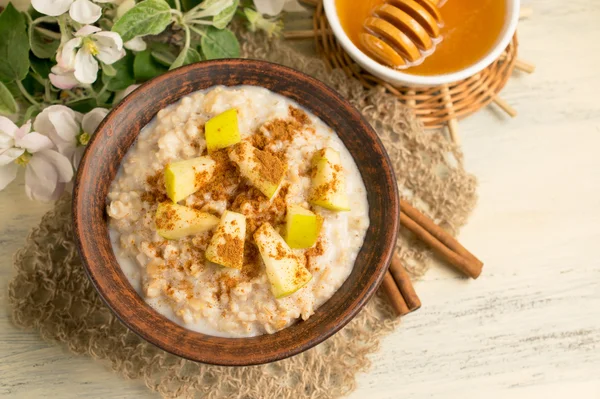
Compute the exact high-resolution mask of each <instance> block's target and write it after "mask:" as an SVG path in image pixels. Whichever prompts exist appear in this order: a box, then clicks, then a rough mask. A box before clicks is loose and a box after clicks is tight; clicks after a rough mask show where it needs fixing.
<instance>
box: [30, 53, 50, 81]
mask: <svg viewBox="0 0 600 399" xmlns="http://www.w3.org/2000/svg"><path fill="white" fill-rule="evenodd" d="M29 62H30V63H31V69H33V71H34V72H35V73H37V74H38V75H40V76H41V77H42V78H44V79H48V75H49V74H50V70H51V69H52V62H51V61H50V60H49V59H47V58H45V59H41V58H38V57H36V56H35V55H33V54H31V55H30V56H29Z"/></svg>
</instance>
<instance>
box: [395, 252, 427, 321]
mask: <svg viewBox="0 0 600 399" xmlns="http://www.w3.org/2000/svg"><path fill="white" fill-rule="evenodd" d="M390 273H391V274H392V277H393V278H394V282H395V283H396V285H397V286H398V289H399V290H400V294H401V295H402V298H403V299H404V302H405V303H406V306H408V309H409V310H410V311H411V312H414V311H415V310H417V309H419V308H420V307H421V300H420V299H419V297H418V296H417V293H416V291H415V287H413V285H412V282H411V281H410V276H409V275H408V273H407V272H406V269H405V268H404V266H402V263H400V257H399V256H398V254H395V255H394V257H393V258H392V262H391V263H390Z"/></svg>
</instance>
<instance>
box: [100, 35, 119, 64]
mask: <svg viewBox="0 0 600 399" xmlns="http://www.w3.org/2000/svg"><path fill="white" fill-rule="evenodd" d="M93 38H94V41H95V42H96V46H97V47H98V55H96V58H98V59H99V60H100V61H102V62H104V63H105V64H108V65H110V64H112V63H114V62H116V61H118V60H120V59H121V58H123V57H124V56H125V50H123V39H121V36H120V35H119V34H118V33H116V32H98V33H96V34H94V36H93Z"/></svg>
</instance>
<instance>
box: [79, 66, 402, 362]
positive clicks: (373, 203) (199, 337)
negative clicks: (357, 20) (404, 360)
mask: <svg viewBox="0 0 600 399" xmlns="http://www.w3.org/2000/svg"><path fill="white" fill-rule="evenodd" d="M214 85H225V86H237V85H254V86H261V87H265V88H267V89H269V90H271V91H274V92H276V93H279V94H282V95H284V96H286V97H289V98H291V99H292V100H295V101H297V102H298V103H300V104H301V105H303V106H304V107H306V108H307V109H308V110H310V111H311V112H313V113H314V114H315V115H317V116H318V117H320V118H321V119H322V120H323V121H324V122H325V123H327V124H328V125H329V126H330V127H331V128H333V129H334V130H335V131H336V132H337V133H338V135H339V136H340V137H341V139H342V141H343V142H344V144H345V145H346V147H347V148H348V150H349V151H350V153H351V154H352V156H353V157H354V160H355V161H356V163H357V165H358V168H359V170H360V173H361V175H362V178H363V180H364V182H365V185H366V188H367V192H368V201H369V217H370V220H371V224H370V226H369V229H368V231H367V235H366V239H365V242H364V244H363V247H362V249H361V250H360V253H359V254H358V257H357V259H356V263H355V265H354V269H353V271H352V273H351V274H350V276H349V277H348V279H347V280H346V282H345V283H344V284H343V285H342V286H341V287H340V289H339V290H338V291H337V292H336V293H335V294H334V295H333V297H332V298H331V299H329V300H328V301H327V302H326V303H325V304H323V306H321V307H320V308H319V309H318V310H317V311H316V312H315V314H314V315H313V316H311V317H310V318H309V319H308V320H307V321H300V322H297V323H296V324H294V325H292V326H291V327H288V328H286V329H284V330H281V331H279V332H277V333H275V334H271V335H262V336H258V337H253V338H220V337H214V336H209V335H205V334H200V333H197V332H194V331H191V330H188V329H185V328H184V327H181V326H179V325H177V324H175V323H173V322H171V321H169V320H168V319H167V318H165V317H163V316H162V315H160V314H159V313H158V312H156V311H155V310H153V309H152V308H151V307H150V306H149V305H147V304H146V302H144V300H143V299H142V298H141V297H140V296H139V295H138V294H137V293H136V291H135V290H134V289H133V287H132V286H131V285H130V284H129V282H128V281H127V278H126V277H125V275H124V274H123V272H122V271H121V267H120V266H119V264H118V263H117V260H116V258H115V255H114V253H113V249H112V247H111V243H110V240H109V235H108V226H107V215H106V196H107V194H108V190H109V186H110V184H111V182H112V180H113V179H114V177H115V175H116V173H117V171H118V169H119V165H120V163H121V160H122V159H123V157H124V156H125V153H126V152H127V150H128V149H129V147H130V146H131V145H132V144H133V142H134V141H135V140H136V138H137V136H138V133H139V132H140V129H142V128H143V127H144V126H145V125H146V124H147V123H148V122H150V120H151V119H152V118H154V116H155V115H156V114H157V112H158V111H159V110H161V109H162V108H164V107H166V106H168V105H169V104H171V103H173V102H176V101H177V100H179V99H180V98H181V97H182V96H185V95H187V94H189V93H191V92H194V91H196V90H201V89H206V88H208V87H211V86H214ZM398 214H399V201H398V192H397V189H396V179H395V177H394V173H393V170H392V166H391V163H390V160H389V158H388V156H387V153H386V152H385V149H384V147H383V145H382V144H381V141H380V140H379V138H378V137H377V135H376V133H375V132H374V131H373V129H372V128H371V127H370V126H369V124H368V123H367V122H366V121H365V120H364V119H363V117H362V116H361V115H360V113H359V112H358V111H357V110H356V109H354V108H353V107H352V106H351V105H350V104H349V103H348V102H347V101H346V100H344V99H343V98H342V97H341V96H340V95H339V94H338V93H336V92H335V91H333V90H332V89H330V88H329V87H327V86H326V85H324V84H323V83H321V82H319V81H317V80H315V79H313V78H311V77H309V76H307V75H304V74H302V73H300V72H298V71H295V70H293V69H289V68H286V67H283V66H280V65H276V64H271V63H266V62H261V61H250V60H241V59H232V60H219V61H208V62H202V63H197V64H192V65H187V66H185V67H182V68H178V69H176V70H173V71H171V72H168V73H166V74H164V75H161V76H159V77H157V78H155V79H153V80H151V81H149V82H147V83H145V84H144V85H142V86H141V87H140V88H138V89H137V90H135V91H134V92H133V93H132V94H130V95H129V96H128V97H127V98H125V99H124V100H123V101H122V102H121V103H120V104H119V105H117V106H116V107H115V108H114V109H113V110H112V111H111V112H110V114H108V116H107V117H106V118H105V119H104V121H103V122H102V124H101V125H100V126H99V127H98V130H97V131H96V134H95V135H94V136H93V139H92V140H91V142H90V143H89V145H88V147H87V150H86V152H85V155H84V157H83V160H82V162H81V164H80V166H79V171H78V173H77V177H76V179H75V188H74V192H73V222H74V230H75V237H76V242H77V245H78V247H79V252H80V254H81V258H82V260H83V264H84V266H85V269H86V271H87V273H88V275H89V277H90V279H91V281H92V283H93V284H94V286H95V287H96V289H97V290H98V293H99V294H100V296H101V297H102V299H103V300H104V301H105V302H106V304H107V305H108V307H109V308H110V309H112V311H113V312H114V313H115V314H116V315H117V317H118V318H119V319H120V320H121V321H122V322H123V323H124V324H125V325H126V326H128V327H129V328H130V329H131V330H133V331H134V332H135V333H137V334H139V335H140V336H141V337H142V338H144V339H145V340H147V341H149V342H151V343H152V344H154V345H156V346H158V347H160V348H162V349H164V350H166V351H168V352H171V353H173V354H175V355H178V356H181V357H184V358H187V359H191V360H195V361H199V362H203V363H210V364H218V365H230V366H234V365H235V366H242V365H254V364H261V363H267V362H272V361H275V360H280V359H284V358H286V357H289V356H292V355H295V354H298V353H300V352H302V351H305V350H307V349H309V348H311V347H313V346H315V345H317V344H318V343H320V342H322V341H324V340H325V339H327V338H328V337H330V336H331V335H333V334H335V333H336V332H337V331H338V330H340V329H341V328H342V327H343V326H344V325H346V324H347V323H348V322H349V321H350V320H351V319H352V318H353V317H354V316H355V315H356V314H357V313H358V312H359V311H360V309H361V308H362V307H363V306H364V305H365V304H366V303H367V301H368V300H369V298H371V296H372V295H373V294H374V293H375V291H376V290H377V287H378V286H379V284H380V282H381V281H382V279H383V276H384V273H385V271H386V270H387V265H388V264H389V262H390V259H391V256H392V252H393V249H394V245H395V243H396V234H397V231H398Z"/></svg>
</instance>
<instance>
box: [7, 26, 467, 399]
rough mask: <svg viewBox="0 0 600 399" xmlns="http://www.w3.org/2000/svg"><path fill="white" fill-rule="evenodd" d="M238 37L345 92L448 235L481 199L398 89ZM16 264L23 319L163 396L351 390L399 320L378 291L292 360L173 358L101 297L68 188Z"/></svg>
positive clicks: (402, 179)
mask: <svg viewBox="0 0 600 399" xmlns="http://www.w3.org/2000/svg"><path fill="white" fill-rule="evenodd" d="M238 34H239V36H240V42H241V43H242V47H243V54H244V56H245V57H248V58H256V59H263V60H268V61H272V62H276V63H279V64H284V65H287V66H290V67H293V68H296V69H299V70H300V71H303V72H305V73H307V74H309V75H312V76H314V77H316V78H317V79H320V80H322V81H324V82H325V83H326V84H328V85H329V86H331V87H332V88H334V89H335V90H337V91H338V92H340V93H341V94H342V95H343V96H344V97H345V98H347V99H348V100H349V101H350V102H351V103H352V104H353V105H354V106H355V107H356V108H357V109H359V110H360V111H361V112H362V113H363V115H364V116H365V117H366V119H367V120H368V121H369V122H370V123H371V124H372V125H373V127H375V129H376V130H377V132H378V133H379V136H380V137H381V140H382V141H383V143H384V145H385V146H386V148H387V151H388V153H389V155H390V157H391V159H392V161H393V164H394V168H395V170H396V174H397V177H398V188H399V189H400V192H401V195H402V196H403V197H404V198H405V199H407V200H409V201H411V202H412V203H413V205H415V206H417V207H419V208H420V209H421V210H423V211H424V212H426V213H427V214H429V215H430V216H431V217H432V218H433V219H434V220H435V221H436V222H438V223H440V224H441V225H442V226H443V227H444V228H446V229H447V230H448V231H450V232H452V233H456V232H457V230H458V228H459V227H460V226H462V225H463V224H464V223H465V221H466V218H467V215H468V214H469V212H470V211H471V209H472V208H473V207H474V205H475V202H476V194H475V188H476V181H475V179H474V177H473V176H471V175H469V174H467V173H466V172H465V170H464V169H463V165H462V154H461V152H460V150H459V149H458V147H456V146H455V145H454V144H452V143H450V142H449V141H447V140H446V139H445V138H444V137H442V136H441V135H438V134H431V133H424V131H423V129H422V126H421V125H420V124H419V123H417V122H416V120H415V118H414V117H413V115H411V114H410V112H409V111H407V109H406V108H404V107H403V106H402V105H401V104H400V102H399V101H398V100H397V99H396V98H395V97H394V96H392V95H390V94H386V93H384V92H383V91H379V90H374V91H365V89H364V88H363V87H362V85H361V84H360V83H359V82H358V81H355V80H348V78H347V77H346V76H345V75H344V73H343V72H341V71H334V72H327V70H326V68H325V66H324V64H323V62H322V61H320V60H319V59H317V58H316V57H310V56H306V55H303V54H300V53H298V52H297V51H295V50H294V49H292V48H290V47H288V46H287V44H285V43H283V42H280V41H269V40H268V39H267V38H266V37H264V36H263V35H261V34H253V33H249V32H238ZM398 249H399V251H400V255H401V257H402V259H403V262H404V265H406V266H407V268H408V269H409V272H410V273H411V274H412V276H413V277H414V278H418V277H419V276H421V275H423V274H424V273H425V271H426V269H427V267H428V262H429V260H430V253H429V252H428V251H427V250H426V248H424V247H423V246H422V245H421V244H420V243H418V242H416V241H414V239H413V238H412V237H409V236H408V235H406V236H405V235H404V233H402V234H401V237H400V238H399V240H398ZM14 264H15V268H16V276H15V278H14V279H13V280H12V282H11V283H10V286H9V301H10V304H11V305H12V308H13V309H12V312H13V320H14V323H15V324H16V325H17V326H20V327H23V328H28V329H31V328H34V329H36V330H38V331H39V333H40V335H41V337H42V338H43V339H45V340H47V341H50V342H60V343H62V344H64V345H66V346H67V347H68V348H69V350H71V351H72V352H74V353H78V354H85V355H88V356H91V357H93V358H95V359H104V360H108V362H110V364H111V365H112V369H113V370H114V371H116V372H117V373H119V374H120V375H121V376H123V377H125V378H131V379H138V378H143V379H144V381H145V383H146V385H147V386H148V388H149V389H151V390H152V391H157V392H159V393H160V394H162V395H163V396H165V397H194V398H239V399H250V398H256V399H258V398H260V399H275V398H277V399H287V398H294V399H298V398H319V399H323V398H325V399H327V398H337V397H340V396H343V395H346V394H348V393H349V392H351V391H352V390H354V389H355V387H356V382H355V376H356V373H357V372H359V371H366V370H367V368H368V367H369V364H370V362H369V359H368V357H367V356H368V355H369V354H370V353H373V352H374V351H376V350H377V349H378V347H379V341H380V339H381V338H382V337H383V336H384V335H385V334H388V333H390V332H391V331H392V330H393V329H394V327H395V326H396V325H397V322H396V321H395V320H394V318H393V317H392V310H391V307H390V306H389V305H388V304H387V302H386V298H385V297H382V296H380V295H377V296H375V297H374V298H373V299H372V300H371V301H370V302H369V304H368V305H367V306H366V307H365V308H364V310H363V311H362V312H360V314H359V315H358V316H357V317H356V318H355V319H354V320H353V321H352V322H350V323H349V324H348V326H346V327H345V328H344V329H343V330H342V331H341V332H339V333H337V334H336V335H335V336H333V337H332V338H330V339H329V340H327V341H326V342H324V343H322V344H320V345H319V346H317V347H316V348H313V349H312V350H309V351H306V352H304V353H302V354H299V355H297V356H295V357H293V358H290V359H286V360H282V361H279V362H276V363H271V364H268V365H263V366H253V367H220V366H210V365H205V364H199V363H194V362H192V361H188V360H185V359H182V358H179V357H177V356H174V355H171V354H169V353H166V352H164V351H162V350H160V349H158V348H156V347H155V346H153V345H151V344H149V343H147V342H145V341H144V340H142V339H141V338H140V337H138V336H137V335H136V334H134V333H133V332H131V331H129V330H128V329H127V328H126V327H125V326H123V325H122V324H121V323H120V322H119V321H118V320H117V318H116V317H115V316H114V315H113V314H112V313H111V311H110V310H109V309H108V308H107V307H106V306H105V305H104V303H103V302H102V300H101V299H100V298H99V296H98V295H97V293H96V291H95V290H94V288H93V287H92V285H91V284H90V282H89V281H88V279H87V277H86V274H85V273H84V271H83V269H82V264H81V261H80V259H79V255H78V253H77V250H76V248H75V244H74V242H73V231H72V226H71V199H70V198H69V197H68V196H66V195H65V196H64V197H63V198H62V199H60V200H59V201H58V202H57V203H56V206H55V208H54V210H52V211H51V212H49V213H48V214H46V215H45V216H44V218H43V219H42V221H41V223H40V226H39V227H38V228H36V229H34V230H33V231H32V232H31V234H30V235H29V237H28V238H27V242H26V244H25V246H24V247H23V248H22V249H21V250H19V251H18V252H17V253H16V254H15V257H14ZM414 317H418V314H417V315H415V316H414ZM248 382H251V383H248Z"/></svg>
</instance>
